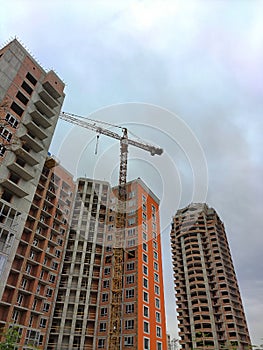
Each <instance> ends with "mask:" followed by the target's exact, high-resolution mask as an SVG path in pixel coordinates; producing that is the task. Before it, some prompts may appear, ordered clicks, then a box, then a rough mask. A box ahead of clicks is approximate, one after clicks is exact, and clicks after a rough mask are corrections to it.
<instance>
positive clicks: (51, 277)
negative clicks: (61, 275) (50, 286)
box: [49, 275, 56, 283]
mask: <svg viewBox="0 0 263 350" xmlns="http://www.w3.org/2000/svg"><path fill="white" fill-rule="evenodd" d="M55 280H56V276H55V275H50V276H49V282H51V283H54V282H55Z"/></svg>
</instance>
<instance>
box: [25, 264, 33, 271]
mask: <svg viewBox="0 0 263 350" xmlns="http://www.w3.org/2000/svg"><path fill="white" fill-rule="evenodd" d="M31 271H32V265H30V264H27V266H26V273H30V272H31Z"/></svg>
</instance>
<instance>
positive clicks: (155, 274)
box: [154, 272, 159, 282]
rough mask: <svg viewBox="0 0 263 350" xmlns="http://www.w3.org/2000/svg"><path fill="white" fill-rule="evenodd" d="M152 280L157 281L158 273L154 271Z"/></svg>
mask: <svg viewBox="0 0 263 350" xmlns="http://www.w3.org/2000/svg"><path fill="white" fill-rule="evenodd" d="M154 281H155V282H159V275H158V273H156V272H155V273H154Z"/></svg>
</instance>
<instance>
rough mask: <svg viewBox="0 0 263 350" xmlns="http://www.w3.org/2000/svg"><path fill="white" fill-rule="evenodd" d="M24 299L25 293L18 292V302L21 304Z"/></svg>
mask: <svg viewBox="0 0 263 350" xmlns="http://www.w3.org/2000/svg"><path fill="white" fill-rule="evenodd" d="M23 299H24V296H23V294H18V296H17V304H18V305H21V304H22V302H23Z"/></svg>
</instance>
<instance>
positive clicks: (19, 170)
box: [7, 163, 34, 181]
mask: <svg viewBox="0 0 263 350" xmlns="http://www.w3.org/2000/svg"><path fill="white" fill-rule="evenodd" d="M7 168H8V169H9V170H11V171H13V172H14V173H15V174H17V175H19V176H20V177H21V178H22V179H24V180H25V181H29V180H31V179H33V177H34V175H33V174H32V173H31V171H28V170H27V169H25V168H23V167H21V166H20V165H19V164H17V163H12V164H9V165H8V166H7Z"/></svg>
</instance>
